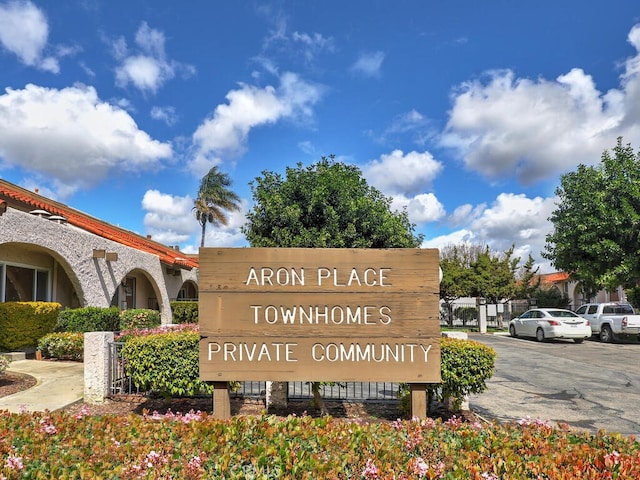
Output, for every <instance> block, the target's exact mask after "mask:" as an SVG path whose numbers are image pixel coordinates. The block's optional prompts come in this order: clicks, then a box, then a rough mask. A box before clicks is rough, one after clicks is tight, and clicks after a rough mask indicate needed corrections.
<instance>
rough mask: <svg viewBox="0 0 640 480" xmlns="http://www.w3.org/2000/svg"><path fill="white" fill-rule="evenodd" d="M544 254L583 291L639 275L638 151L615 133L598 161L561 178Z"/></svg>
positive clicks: (631, 281) (626, 282)
mask: <svg viewBox="0 0 640 480" xmlns="http://www.w3.org/2000/svg"><path fill="white" fill-rule="evenodd" d="M556 195H557V197H558V202H557V206H556V209H555V210H554V211H553V213H552V214H551V217H550V218H549V220H550V221H551V222H552V223H553V231H552V232H551V233H550V234H549V235H547V238H546V246H545V251H544V252H543V253H542V255H543V256H544V257H545V258H547V259H549V260H551V262H552V264H553V266H554V267H555V268H556V269H558V270H560V271H564V272H567V273H569V275H570V277H571V279H572V280H575V281H578V282H580V283H581V285H582V288H583V291H584V293H585V295H586V296H587V297H593V296H594V295H595V293H596V292H597V291H598V290H600V289H602V288H608V289H615V288H616V287H617V286H619V285H623V286H625V287H630V286H632V285H634V284H635V283H636V281H637V280H638V278H640V153H638V154H634V152H633V149H632V148H631V145H629V144H627V145H623V143H622V138H618V141H617V144H616V146H615V147H614V148H613V150H612V152H609V151H606V150H605V152H604V153H603V154H602V158H601V161H600V163H599V164H598V165H596V166H585V165H579V166H578V168H577V170H576V171H573V172H569V173H566V174H564V175H562V177H561V178H560V186H559V187H558V188H557V189H556Z"/></svg>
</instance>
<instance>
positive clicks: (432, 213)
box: [391, 193, 446, 224]
mask: <svg viewBox="0 0 640 480" xmlns="http://www.w3.org/2000/svg"><path fill="white" fill-rule="evenodd" d="M391 208H392V209H393V210H397V211H401V210H402V209H403V208H406V209H407V213H408V214H409V220H410V221H411V222H412V223H417V224H421V223H428V222H435V221H437V220H440V219H441V218H442V217H444V216H445V214H446V211H445V209H444V206H443V205H442V203H440V201H439V200H438V199H437V198H436V196H435V195H434V194H433V193H421V194H419V195H416V196H414V197H413V198H407V197H405V196H404V195H394V196H393V198H392V202H391Z"/></svg>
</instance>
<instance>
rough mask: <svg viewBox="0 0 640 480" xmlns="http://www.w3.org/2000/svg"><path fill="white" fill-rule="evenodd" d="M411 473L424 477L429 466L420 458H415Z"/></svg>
mask: <svg viewBox="0 0 640 480" xmlns="http://www.w3.org/2000/svg"><path fill="white" fill-rule="evenodd" d="M412 467H413V473H414V474H416V475H419V476H421V477H423V476H425V475H426V474H427V472H428V471H429V465H428V464H427V462H425V461H424V460H423V459H422V457H418V458H415V459H414V460H413V466H412Z"/></svg>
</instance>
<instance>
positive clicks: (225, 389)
mask: <svg viewBox="0 0 640 480" xmlns="http://www.w3.org/2000/svg"><path fill="white" fill-rule="evenodd" d="M213 417H214V418H219V419H220V420H226V419H227V418H231V399H230V397H229V382H213Z"/></svg>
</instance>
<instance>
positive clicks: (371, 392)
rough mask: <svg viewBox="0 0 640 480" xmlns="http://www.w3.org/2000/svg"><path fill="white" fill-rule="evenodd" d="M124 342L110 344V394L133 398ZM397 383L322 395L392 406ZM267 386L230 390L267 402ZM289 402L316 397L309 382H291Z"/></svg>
mask: <svg viewBox="0 0 640 480" xmlns="http://www.w3.org/2000/svg"><path fill="white" fill-rule="evenodd" d="M123 345H124V342H113V343H110V344H109V372H108V373H109V394H110V395H123V394H124V395H132V394H139V393H145V392H141V391H140V390H139V389H138V388H137V387H136V386H135V385H134V384H133V382H132V381H131V378H130V377H129V376H127V374H126V372H125V361H126V360H125V359H124V357H123V356H122V353H121V348H122V346H123ZM398 388H399V384H398V383H392V382H341V383H337V382H336V383H331V384H323V385H321V387H320V394H321V395H322V398H324V399H325V400H346V401H354V402H391V401H397V400H398ZM266 389H267V382H258V381H254V382H240V383H239V388H237V389H232V390H231V396H233V397H247V398H264V397H265V395H266ZM288 393H289V399H290V400H306V399H310V398H312V397H313V392H312V390H311V383H310V382H289V392H288Z"/></svg>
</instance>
